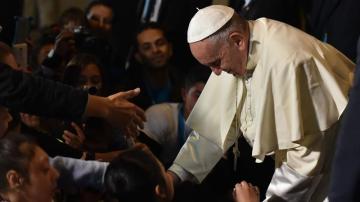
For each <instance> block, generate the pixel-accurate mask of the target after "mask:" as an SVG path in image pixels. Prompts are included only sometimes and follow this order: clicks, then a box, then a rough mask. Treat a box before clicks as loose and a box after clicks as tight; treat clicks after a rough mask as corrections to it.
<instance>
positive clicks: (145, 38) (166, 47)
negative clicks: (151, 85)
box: [137, 29, 172, 68]
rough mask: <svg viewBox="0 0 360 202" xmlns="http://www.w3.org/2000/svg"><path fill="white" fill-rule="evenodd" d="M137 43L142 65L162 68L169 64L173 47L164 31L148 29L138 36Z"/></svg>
mask: <svg viewBox="0 0 360 202" xmlns="http://www.w3.org/2000/svg"><path fill="white" fill-rule="evenodd" d="M137 43H138V54H139V57H140V60H141V62H142V63H145V64H147V65H149V66H150V67H153V68H161V67H164V66H165V65H167V64H168V62H169V59H170V57H171V55H172V47H171V44H170V43H169V42H168V41H167V39H166V38H165V36H164V33H163V31H161V30H159V29H146V30H144V31H143V32H141V33H139V34H138V35H137Z"/></svg>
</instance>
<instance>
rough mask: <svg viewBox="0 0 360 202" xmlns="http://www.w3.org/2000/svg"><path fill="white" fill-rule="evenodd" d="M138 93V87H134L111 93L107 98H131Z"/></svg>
mask: <svg viewBox="0 0 360 202" xmlns="http://www.w3.org/2000/svg"><path fill="white" fill-rule="evenodd" d="M139 93H140V88H135V89H133V90H129V91H125V92H118V93H115V94H113V95H110V96H109V98H110V99H111V100H114V99H120V98H122V99H131V98H133V97H135V96H137V95H139Z"/></svg>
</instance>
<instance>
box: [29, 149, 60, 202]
mask: <svg viewBox="0 0 360 202" xmlns="http://www.w3.org/2000/svg"><path fill="white" fill-rule="evenodd" d="M28 172H29V181H28V182H26V183H25V185H24V187H23V191H24V192H23V193H24V195H25V196H24V197H25V198H26V199H27V200H28V201H37V202H51V201H52V198H53V196H54V193H55V191H56V187H57V179H58V178H59V173H58V171H57V170H55V168H54V167H52V166H51V165H50V164H49V157H48V155H47V154H46V153H45V152H44V151H43V150H42V149H41V148H40V147H38V146H37V147H36V148H35V154H34V157H33V158H32V159H31V161H30V162H29V170H28Z"/></svg>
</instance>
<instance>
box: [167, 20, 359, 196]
mask: <svg viewBox="0 0 360 202" xmlns="http://www.w3.org/2000/svg"><path fill="white" fill-rule="evenodd" d="M249 26H250V46H249V57H248V64H247V71H248V75H247V76H245V77H244V78H236V77H234V76H233V75H230V74H227V73H225V72H223V73H222V74H221V75H220V76H216V75H214V74H212V75H211V77H210V78H209V81H208V82H207V84H206V86H205V88H204V91H203V92H202V94H201V96H200V98H199V100H198V102H197V103H196V105H195V107H194V109H193V111H192V113H191V114H190V117H189V118H188V120H187V123H188V124H189V126H190V127H191V128H193V129H194V131H193V132H192V133H191V134H190V136H189V138H188V139H187V141H186V143H185V145H184V146H183V147H182V149H181V150H180V152H179V154H178V156H177V158H176V159H175V161H174V164H173V165H172V167H171V168H170V170H171V171H173V172H175V173H176V174H177V175H178V176H179V177H180V178H181V179H182V180H186V179H190V178H192V179H193V180H195V181H197V182H201V181H202V180H203V179H204V178H205V177H206V175H207V174H208V173H209V172H210V171H211V170H212V168H213V167H214V166H215V164H216V163H217V162H218V161H219V159H220V158H221V157H222V156H223V154H224V153H225V152H226V151H227V150H228V149H229V147H230V146H231V145H233V144H234V142H235V141H236V140H237V139H238V137H239V135H240V134H241V133H240V131H236V127H235V125H236V121H237V122H238V125H239V129H240V130H241V132H242V133H243V135H244V137H245V138H246V139H247V141H248V142H249V143H250V144H251V145H252V148H253V149H252V156H253V157H254V158H256V159H257V161H258V162H261V161H262V160H263V159H264V157H265V155H273V154H274V156H275V164H276V169H275V173H274V175H273V178H272V180H271V183H270V185H269V188H268V190H267V194H266V197H267V198H266V199H265V200H266V201H271V200H280V201H281V200H284V201H301V202H304V201H323V200H324V199H325V198H326V195H327V187H328V184H329V179H328V174H329V172H330V166H331V159H332V156H333V151H334V150H335V144H334V140H335V137H336V133H337V125H338V124H337V123H338V121H339V118H340V115H341V113H342V112H343V111H344V109H345V106H346V104H347V99H348V91H349V88H350V87H351V80H352V73H353V70H354V64H353V63H352V62H351V61H350V60H349V59H347V58H346V57H345V56H344V55H343V54H341V53H340V52H339V51H337V50H336V49H335V48H333V47H332V46H330V45H328V44H325V43H322V42H320V41H318V40H317V39H315V38H314V37H312V36H310V35H307V34H306V33H304V32H302V31H300V30H298V29H296V28H293V27H291V26H288V25H286V24H283V23H280V22H277V21H273V20H269V19H265V18H260V19H258V20H256V21H250V22H249ZM236 96H237V98H236ZM236 101H237V102H238V103H236ZM236 113H237V114H238V115H237V116H235V114H236ZM235 117H237V119H235Z"/></svg>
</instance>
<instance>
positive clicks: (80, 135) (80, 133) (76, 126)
mask: <svg viewBox="0 0 360 202" xmlns="http://www.w3.org/2000/svg"><path fill="white" fill-rule="evenodd" d="M71 126H72V127H73V128H74V129H75V131H76V133H77V135H78V137H79V139H81V140H83V139H84V138H85V135H84V132H83V130H82V129H81V128H80V127H79V126H78V125H77V124H76V123H74V122H71Z"/></svg>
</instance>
